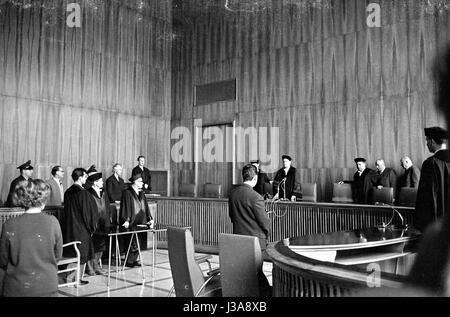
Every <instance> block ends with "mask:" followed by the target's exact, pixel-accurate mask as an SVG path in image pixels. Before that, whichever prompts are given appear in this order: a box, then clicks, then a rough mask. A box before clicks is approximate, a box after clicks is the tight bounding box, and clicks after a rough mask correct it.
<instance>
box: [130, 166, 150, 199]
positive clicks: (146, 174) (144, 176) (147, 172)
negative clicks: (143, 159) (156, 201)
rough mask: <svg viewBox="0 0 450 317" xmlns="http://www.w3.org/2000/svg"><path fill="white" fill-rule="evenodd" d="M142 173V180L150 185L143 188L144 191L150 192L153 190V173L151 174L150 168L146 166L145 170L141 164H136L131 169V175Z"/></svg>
mask: <svg viewBox="0 0 450 317" xmlns="http://www.w3.org/2000/svg"><path fill="white" fill-rule="evenodd" d="M136 174H141V175H142V181H143V182H144V184H147V185H148V188H147V189H145V187H144V188H143V189H142V190H143V191H144V193H146V194H148V193H149V192H150V191H151V190H152V175H151V174H150V170H149V169H148V168H147V167H145V166H144V170H142V169H141V168H140V167H139V165H137V166H135V167H134V168H133V170H132V171H131V175H136Z"/></svg>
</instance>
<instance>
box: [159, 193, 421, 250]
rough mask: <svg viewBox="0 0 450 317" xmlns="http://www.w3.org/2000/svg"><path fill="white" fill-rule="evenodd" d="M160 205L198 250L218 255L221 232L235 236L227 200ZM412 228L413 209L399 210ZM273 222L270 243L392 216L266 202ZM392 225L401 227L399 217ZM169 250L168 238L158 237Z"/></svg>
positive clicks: (373, 210) (355, 208) (383, 211)
mask: <svg viewBox="0 0 450 317" xmlns="http://www.w3.org/2000/svg"><path fill="white" fill-rule="evenodd" d="M151 200H155V201H156V202H157V204H158V207H157V210H158V211H157V214H158V216H157V219H158V223H159V225H161V226H190V227H191V228H192V232H193V236H194V242H195V247H196V249H197V250H198V251H203V252H213V253H217V252H218V244H219V241H218V240H219V233H232V224H231V221H230V218H229V216H228V200H226V199H205V198H186V197H182V198H181V197H171V198H169V197H158V198H155V197H151ZM396 209H397V210H398V211H399V212H400V213H401V214H402V216H403V217H404V218H405V220H406V222H407V223H408V224H410V225H412V212H413V210H414V209H413V208H405V207H396ZM266 211H268V212H269V217H270V219H271V226H272V228H271V233H270V237H269V242H275V241H279V240H282V239H284V238H288V237H296V236H304V235H309V234H318V233H325V232H336V231H344V230H351V229H360V228H369V227H373V226H377V225H380V224H381V223H383V222H384V223H388V222H389V221H390V219H391V218H392V216H393V210H392V208H390V207H389V206H369V205H342V204H329V203H302V202H298V203H291V202H286V203H285V202H279V203H276V204H273V203H269V202H266ZM393 219H394V220H393V223H395V224H399V223H400V219H399V217H398V216H397V215H395V216H394V218H393ZM159 241H160V246H161V247H166V241H167V240H166V237H165V235H161V236H160V237H159Z"/></svg>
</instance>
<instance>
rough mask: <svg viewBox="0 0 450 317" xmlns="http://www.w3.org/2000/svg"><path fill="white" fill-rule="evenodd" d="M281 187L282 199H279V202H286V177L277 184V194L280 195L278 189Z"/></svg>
mask: <svg viewBox="0 0 450 317" xmlns="http://www.w3.org/2000/svg"><path fill="white" fill-rule="evenodd" d="M281 186H282V189H283V198H281V199H280V200H281V201H286V200H287V199H286V177H285V178H283V180H282V181H281V182H280V183H279V184H278V194H280V187H281Z"/></svg>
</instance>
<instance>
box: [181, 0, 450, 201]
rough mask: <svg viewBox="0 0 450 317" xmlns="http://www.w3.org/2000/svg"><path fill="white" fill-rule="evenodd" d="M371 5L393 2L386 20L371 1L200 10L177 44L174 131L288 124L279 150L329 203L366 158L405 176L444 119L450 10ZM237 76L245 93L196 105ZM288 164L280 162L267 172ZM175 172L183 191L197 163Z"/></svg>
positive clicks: (397, 2)
mask: <svg viewBox="0 0 450 317" xmlns="http://www.w3.org/2000/svg"><path fill="white" fill-rule="evenodd" d="M370 2H374V3H379V4H380V6H381V24H382V26H381V28H368V27H367V25H366V18H367V16H368V13H367V12H366V6H367V5H368V3H369V2H368V1H361V0H330V1H329V3H330V4H331V7H330V8H328V9H320V8H317V7H313V6H312V5H308V3H311V2H309V1H306V0H304V1H303V0H283V1H264V0H261V1H258V4H260V5H259V8H264V7H265V8H266V9H261V10H255V11H253V12H244V11H241V12H229V11H226V10H222V9H221V8H220V7H213V8H212V9H211V10H210V11H209V12H206V13H203V14H198V13H195V14H193V16H192V17H191V20H190V22H191V23H190V24H187V25H185V26H184V28H183V31H182V36H181V37H180V38H179V39H177V40H176V41H175V42H174V45H173V81H172V100H173V110H172V127H176V126H179V125H185V126H187V127H189V126H191V125H192V120H193V119H195V118H200V119H202V120H203V122H204V123H205V124H214V123H216V122H218V121H232V120H234V119H236V121H237V124H238V125H239V126H241V127H244V128H247V127H280V128H281V135H280V139H279V140H277V142H278V143H279V153H278V154H279V155H281V154H285V153H288V154H290V155H291V156H292V157H293V159H294V161H293V165H294V166H296V167H297V168H300V169H301V172H302V182H307V183H314V182H317V183H318V198H319V201H330V200H331V192H332V184H333V182H336V181H338V180H341V179H343V178H345V179H348V178H349V177H351V176H352V174H353V171H354V163H353V158H355V157H357V156H363V157H366V158H367V159H368V160H369V166H370V167H374V163H375V160H376V159H378V158H384V159H385V161H386V163H387V165H388V166H390V167H394V168H395V169H396V170H397V172H398V173H399V174H400V173H401V172H402V169H401V168H400V163H399V160H400V158H401V157H402V156H403V155H410V156H411V158H412V159H413V162H414V163H415V164H416V165H418V166H421V164H422V162H423V160H424V159H426V158H427V157H428V156H429V155H430V153H428V151H427V149H426V146H425V138H424V135H423V128H424V127H427V126H433V125H441V126H444V119H443V117H442V116H441V115H440V113H439V112H438V110H437V108H436V106H435V105H434V100H435V92H434V88H435V83H434V80H433V78H432V71H431V70H432V66H433V62H434V59H435V56H436V55H437V53H439V52H441V51H442V49H443V47H444V46H445V45H446V44H448V43H449V42H450V32H449V31H450V16H449V12H447V11H444V12H443V13H442V14H440V15H434V14H428V13H426V11H425V6H424V3H425V1H419V0H374V1H370ZM195 5H196V2H195V1H187V2H186V3H185V8H184V9H186V7H189V6H190V8H191V9H192V10H194V12H195ZM230 78H237V85H238V100H237V101H235V102H234V101H231V102H219V103H214V104H210V105H204V106H198V107H193V100H194V99H193V91H194V90H193V87H194V86H195V85H200V84H206V83H208V82H213V81H220V80H226V79H230ZM444 127H445V126H444ZM269 146H270V145H269ZM247 147H248V146H247ZM247 147H246V146H245V145H244V147H243V148H242V149H240V150H242V151H246V150H247ZM238 151H239V150H238ZM248 159H251V158H250V157H248ZM238 167H242V164H239V165H238ZM279 167H280V162H279V161H277V160H272V162H271V164H269V165H268V166H265V167H264V168H265V170H266V171H268V172H273V171H274V170H275V169H276V168H279ZM173 168H174V169H175V170H176V171H175V173H173V174H174V175H175V178H174V180H173V183H174V184H173V186H174V187H175V186H176V184H177V183H178V181H179V179H178V178H177V177H178V176H179V175H184V174H183V173H184V172H187V171H188V170H189V168H190V166H189V165H183V164H179V165H174V166H173ZM180 171H181V172H180ZM235 173H236V177H237V179H240V173H239V171H238V170H236V171H235ZM180 177H181V176H180Z"/></svg>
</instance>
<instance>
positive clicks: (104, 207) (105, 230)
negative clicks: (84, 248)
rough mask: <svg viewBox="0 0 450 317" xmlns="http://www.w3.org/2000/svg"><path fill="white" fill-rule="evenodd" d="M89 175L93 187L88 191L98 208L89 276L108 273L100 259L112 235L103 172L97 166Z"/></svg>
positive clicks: (89, 263) (93, 166)
mask: <svg viewBox="0 0 450 317" xmlns="http://www.w3.org/2000/svg"><path fill="white" fill-rule="evenodd" d="M87 173H88V180H89V181H90V182H91V184H92V186H91V188H89V189H88V190H87V191H88V192H89V194H91V196H92V199H93V200H94V203H95V205H96V206H97V208H96V211H97V216H96V218H97V223H96V226H95V227H96V228H95V232H94V234H93V235H92V242H93V244H94V258H93V259H92V260H90V261H88V262H87V263H88V264H87V267H88V270H87V273H88V274H89V275H103V274H105V273H106V272H105V271H104V270H103V269H102V268H101V266H100V259H101V258H102V255H103V252H105V250H106V245H107V242H108V241H109V238H108V234H109V233H111V209H110V208H109V207H110V206H109V201H108V198H107V195H106V194H104V193H103V178H102V172H99V171H97V169H96V168H95V165H92V166H91V167H90V168H89V170H88V171H87Z"/></svg>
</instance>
